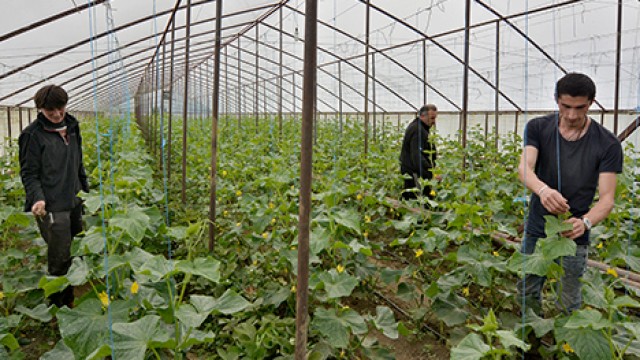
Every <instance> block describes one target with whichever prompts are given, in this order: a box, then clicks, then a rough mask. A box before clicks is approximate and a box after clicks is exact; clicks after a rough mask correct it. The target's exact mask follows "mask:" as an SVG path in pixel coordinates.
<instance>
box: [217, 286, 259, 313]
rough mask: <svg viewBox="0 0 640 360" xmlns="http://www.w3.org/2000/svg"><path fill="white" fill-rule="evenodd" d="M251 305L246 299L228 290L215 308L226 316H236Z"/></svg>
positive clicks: (218, 300)
mask: <svg viewBox="0 0 640 360" xmlns="http://www.w3.org/2000/svg"><path fill="white" fill-rule="evenodd" d="M249 305H251V303H250V302H248V301H247V300H246V299H245V298H243V297H242V296H240V295H238V294H237V293H236V292H235V291H233V290H231V289H228V290H227V291H225V292H224V294H222V296H220V297H219V298H218V299H217V300H216V302H215V306H214V308H213V309H214V310H217V311H218V312H221V313H223V314H226V315H231V314H235V313H237V312H240V311H242V310H244V309H246V308H248V307H249Z"/></svg>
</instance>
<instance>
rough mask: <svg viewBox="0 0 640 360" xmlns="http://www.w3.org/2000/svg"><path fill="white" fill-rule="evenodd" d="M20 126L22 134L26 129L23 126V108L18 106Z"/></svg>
mask: <svg viewBox="0 0 640 360" xmlns="http://www.w3.org/2000/svg"><path fill="white" fill-rule="evenodd" d="M18 126H19V128H20V131H21V132H22V129H24V127H23V126H22V108H21V107H19V106H18Z"/></svg>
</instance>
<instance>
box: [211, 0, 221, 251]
mask: <svg viewBox="0 0 640 360" xmlns="http://www.w3.org/2000/svg"><path fill="white" fill-rule="evenodd" d="M221 24H222V0H217V1H216V40H215V50H214V59H213V94H212V95H211V101H212V105H213V118H212V119H211V184H210V185H211V193H210V196H209V251H210V252H213V246H214V245H215V241H216V190H217V185H216V177H217V174H218V117H219V115H220V108H219V105H220V99H219V96H220V43H221V38H222V28H221Z"/></svg>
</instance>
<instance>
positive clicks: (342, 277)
mask: <svg viewBox="0 0 640 360" xmlns="http://www.w3.org/2000/svg"><path fill="white" fill-rule="evenodd" d="M318 279H319V280H320V281H321V282H322V283H323V284H324V289H325V291H326V292H327V295H328V296H329V298H332V299H333V298H340V297H343V296H349V295H351V292H352V291H353V289H354V288H355V287H356V285H358V279H357V278H356V277H354V276H351V275H349V274H347V272H342V273H338V272H337V271H336V270H335V269H331V270H329V271H325V272H322V273H320V275H318Z"/></svg>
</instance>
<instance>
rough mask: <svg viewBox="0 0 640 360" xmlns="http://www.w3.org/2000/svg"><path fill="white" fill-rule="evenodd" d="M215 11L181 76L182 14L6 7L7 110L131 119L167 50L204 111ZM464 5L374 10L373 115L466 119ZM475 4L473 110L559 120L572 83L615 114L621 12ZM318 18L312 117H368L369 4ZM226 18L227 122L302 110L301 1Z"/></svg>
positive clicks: (200, 12)
mask: <svg viewBox="0 0 640 360" xmlns="http://www.w3.org/2000/svg"><path fill="white" fill-rule="evenodd" d="M217 2H220V1H214V0H191V1H190V5H191V6H190V11H189V12H190V14H189V16H190V19H191V21H190V24H191V26H190V28H189V30H188V31H189V33H190V36H189V46H188V50H189V51H188V66H185V61H186V58H187V52H186V51H185V46H186V40H185V39H186V34H187V27H186V22H187V21H186V18H187V13H188V11H187V7H188V6H187V5H188V4H189V2H188V1H187V0H178V1H176V0H135V1H132V0H110V1H105V0H88V1H82V0H58V1H51V0H3V1H2V11H3V14H2V21H0V104H1V105H5V106H32V101H31V97H32V96H33V93H35V91H36V90H37V89H38V88H39V87H40V86H42V85H44V84H46V83H56V84H59V85H62V86H63V87H65V88H66V89H67V90H68V91H69V93H70V97H71V101H70V104H69V106H70V107H72V108H75V109H80V110H92V109H93V108H94V104H95V105H97V108H98V109H99V110H104V109H107V108H113V107H114V106H125V104H127V103H128V102H127V100H128V99H131V98H132V97H133V96H134V94H140V93H146V92H149V91H151V90H150V89H151V86H150V84H151V83H152V82H156V81H158V79H162V76H164V83H163V84H164V85H163V86H162V87H163V88H164V90H169V89H170V88H171V87H170V83H169V74H170V72H171V65H170V64H171V61H170V60H171V48H172V46H171V39H174V43H173V49H174V56H173V59H174V66H173V79H174V86H173V90H174V94H175V95H174V96H175V100H174V101H180V99H181V98H180V97H181V96H182V95H181V94H182V93H183V90H179V89H181V87H182V86H184V78H185V74H186V73H187V71H186V67H188V69H189V70H188V74H189V76H188V78H189V81H188V83H189V87H190V89H191V90H190V95H189V96H190V98H193V99H194V100H193V101H200V102H204V103H207V101H209V100H203V99H208V98H210V96H211V95H210V94H211V88H212V79H213V76H212V71H213V56H214V55H213V54H214V40H215V22H216V19H215V13H216V6H217V5H216V4H217ZM465 3H466V2H465V1H462V0H423V1H406V0H404V1H403V0H375V1H371V2H370V34H369V42H370V50H369V51H370V54H371V55H370V64H369V75H370V76H371V78H372V79H373V81H371V82H370V89H369V101H370V104H372V105H375V111H379V112H385V111H386V112H397V111H413V110H415V109H416V108H417V107H419V106H420V105H421V104H423V103H424V102H425V101H426V102H432V103H436V104H438V106H439V108H440V109H442V110H450V111H456V110H460V109H461V108H462V103H463V100H462V99H463V95H464V86H463V84H464V81H463V76H464V57H465V31H464V29H465V9H466V5H465ZM469 3H470V14H471V15H470V16H471V18H470V23H471V26H470V37H469V43H470V47H469V49H470V51H469V62H468V65H469V85H468V95H469V97H468V99H469V109H470V110H491V109H494V108H495V106H496V105H495V89H494V87H495V85H496V83H497V84H498V88H499V91H500V94H501V95H500V97H499V104H498V106H499V109H500V110H505V111H512V110H536V109H550V108H553V107H554V103H553V87H554V84H555V81H556V80H557V79H558V78H559V77H560V76H562V74H563V73H564V72H566V71H578V72H584V73H586V74H588V75H590V76H591V77H592V78H593V79H594V80H595V82H596V84H597V86H598V94H597V100H598V101H599V105H598V107H597V108H600V109H606V110H612V109H613V108H614V105H615V104H614V97H615V86H616V49H617V45H616V44H617V43H616V39H617V34H618V32H617V26H618V0H584V1H578V0H565V1H562V0H546V1H543V0H529V1H496V0H475V1H469ZM88 4H94V6H92V7H91V8H88ZM318 6H319V21H318V27H317V31H318V73H317V81H318V87H317V95H318V103H317V109H318V110H319V111H323V112H324V111H327V112H331V111H337V110H338V108H339V107H340V106H343V108H344V111H354V112H355V111H363V108H364V86H365V81H364V80H365V61H364V59H365V53H366V46H365V43H366V31H365V18H366V8H367V0H341V1H337V0H320V1H319V4H318ZM222 9H223V17H222V19H221V26H222V33H221V42H222V53H221V54H222V55H221V75H220V86H221V99H220V103H221V111H237V104H238V94H239V93H241V94H242V95H240V96H241V97H242V100H241V101H242V102H243V103H244V105H243V106H246V107H247V108H248V109H253V108H254V106H257V105H258V104H259V105H260V107H261V108H262V106H263V105H262V104H264V106H265V107H267V109H269V111H275V110H276V109H277V103H278V101H279V97H278V91H276V90H275V89H277V88H278V87H279V86H280V85H279V84H281V83H282V86H283V88H284V90H283V93H284V97H283V99H282V103H283V108H284V110H285V111H295V110H296V109H299V108H300V106H301V103H302V102H301V97H302V68H303V48H304V35H305V34H304V1H302V0H289V1H286V0H282V1H267V0H232V1H231V0H226V1H222ZM621 9H622V19H621V20H622V21H621V32H620V41H621V42H620V69H619V71H620V76H619V79H620V83H619V94H620V95H619V108H620V109H630V110H633V109H636V108H637V107H638V104H639V103H640V100H638V99H639V97H640V95H639V94H638V87H639V85H640V83H639V80H638V74H640V71H638V70H639V68H640V57H639V56H638V48H639V46H638V35H639V34H640V2H638V1H630V0H625V1H622V6H621ZM65 12H66V13H65ZM52 18H53V19H52ZM172 19H175V21H174V22H172V21H171V20H172ZM172 28H175V30H174V32H173V35H172V31H171V30H172ZM281 34H282V40H280V39H281ZM280 41H282V45H281V43H280ZM281 49H282V51H281ZM155 55H157V56H155ZM496 75H498V76H496ZM281 77H282V78H281ZM425 80H426V84H425ZM256 95H257V102H256ZM205 106H208V105H205ZM369 108H370V109H372V108H373V107H372V106H370V107H369Z"/></svg>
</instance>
